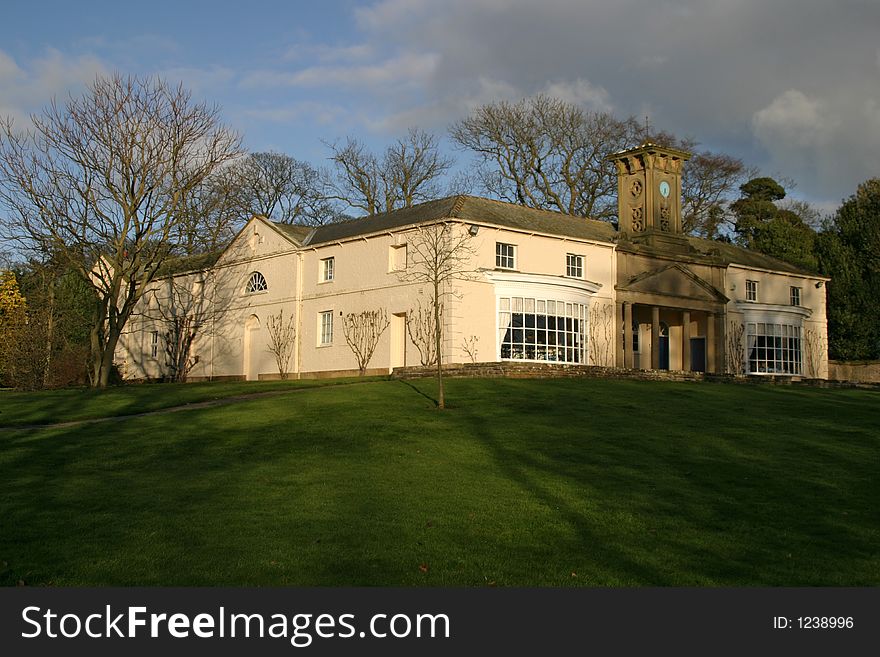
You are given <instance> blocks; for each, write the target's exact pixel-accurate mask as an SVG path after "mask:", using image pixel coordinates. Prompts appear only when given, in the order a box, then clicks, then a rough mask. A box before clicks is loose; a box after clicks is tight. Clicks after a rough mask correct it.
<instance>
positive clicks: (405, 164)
mask: <svg viewBox="0 0 880 657" xmlns="http://www.w3.org/2000/svg"><path fill="white" fill-rule="evenodd" d="M327 146H328V148H330V150H331V152H332V155H331V156H330V159H331V160H332V161H333V162H334V164H335V166H336V174H337V175H336V182H335V188H336V193H335V198H336V199H338V200H340V201H343V202H344V203H346V204H348V205H349V206H351V207H353V208H357V209H359V210H362V211H363V212H366V213H367V214H368V215H373V214H379V213H382V212H390V211H392V210H396V209H398V208H408V207H411V206H413V205H415V204H416V203H420V202H422V201H427V200H430V199H432V198H436V197H437V196H439V195H440V193H441V190H440V187H439V184H438V181H439V179H440V178H441V177H442V176H443V174H444V173H446V171H448V170H449V168H450V167H451V166H452V160H451V159H449V158H447V157H445V156H443V155H441V154H440V150H439V147H438V143H437V138H436V137H434V136H433V135H430V134H428V133H426V132H424V131H422V130H419V129H417V128H412V129H410V130H409V132H408V133H407V134H406V136H405V137H401V138H400V139H398V140H397V141H395V142H394V143H393V144H392V145H391V146H389V147H388V149H387V150H386V151H385V153H384V154H383V155H382V156H381V157H379V156H377V155H375V154H374V153H372V152H370V151H369V150H368V149H367V147H366V146H365V145H364V144H363V143H362V142H359V141H358V140H356V139H353V138H352V137H349V138H347V139H346V140H345V142H344V143H342V144H339V143H334V144H327Z"/></svg>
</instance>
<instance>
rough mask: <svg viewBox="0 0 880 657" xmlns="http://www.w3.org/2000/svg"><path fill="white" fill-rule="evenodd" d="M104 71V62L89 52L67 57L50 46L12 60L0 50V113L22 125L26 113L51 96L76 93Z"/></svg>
mask: <svg viewBox="0 0 880 657" xmlns="http://www.w3.org/2000/svg"><path fill="white" fill-rule="evenodd" d="M106 74H107V68H106V66H105V65H104V63H103V62H101V61H100V60H99V59H98V58H97V57H94V56H92V55H81V56H78V57H70V56H67V55H65V54H63V53H61V52H60V51H58V50H55V49H51V48H50V49H48V50H47V51H46V52H45V54H44V55H42V56H41V57H38V58H36V59H34V60H31V61H28V62H16V61H15V59H14V58H12V57H11V56H10V55H8V54H7V53H5V52H3V51H2V50H0V98H2V99H3V105H2V106H0V113H2V114H3V115H5V116H11V117H12V118H13V119H14V120H15V121H16V122H17V123H18V124H19V126H20V127H24V125H26V124H27V123H28V122H29V119H28V116H29V114H31V113H33V112H38V111H39V110H40V109H41V108H42V107H44V106H46V105H47V104H48V103H49V102H50V101H51V100H52V99H53V98H58V99H59V100H61V101H63V100H64V98H65V97H66V96H67V94H68V93H77V92H78V91H80V90H82V89H83V88H84V87H85V86H86V85H88V84H89V83H91V82H93V81H94V80H95V78H96V77H97V76H99V75H106Z"/></svg>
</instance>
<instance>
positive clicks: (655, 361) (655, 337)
mask: <svg viewBox="0 0 880 657" xmlns="http://www.w3.org/2000/svg"><path fill="white" fill-rule="evenodd" d="M651 369H652V370H659V369H660V307H659V306H651Z"/></svg>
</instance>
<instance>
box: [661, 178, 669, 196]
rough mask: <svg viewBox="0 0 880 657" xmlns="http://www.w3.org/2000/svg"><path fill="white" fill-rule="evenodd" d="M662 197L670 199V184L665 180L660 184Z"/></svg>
mask: <svg viewBox="0 0 880 657" xmlns="http://www.w3.org/2000/svg"><path fill="white" fill-rule="evenodd" d="M660 196H662V197H663V198H669V183H668V182H666V181H665V180H664V181H663V182H662V183H660Z"/></svg>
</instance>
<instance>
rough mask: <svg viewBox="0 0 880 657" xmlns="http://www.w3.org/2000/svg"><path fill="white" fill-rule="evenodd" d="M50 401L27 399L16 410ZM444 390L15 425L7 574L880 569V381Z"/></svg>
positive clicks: (608, 574)
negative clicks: (871, 385)
mask: <svg viewBox="0 0 880 657" xmlns="http://www.w3.org/2000/svg"><path fill="white" fill-rule="evenodd" d="M253 389H254V390H256V388H253ZM187 390H188V388H180V389H176V388H171V387H161V386H142V387H134V388H125V389H122V390H120V391H116V393H115V394H118V395H122V396H123V397H124V396H125V395H128V401H127V403H122V402H114V406H113V408H116V409H119V408H124V409H126V410H128V409H130V408H137V407H139V406H141V404H142V400H141V399H140V398H141V396H143V398H145V399H149V400H152V401H150V403H152V404H157V405H158V406H157V407H161V405H162V404H161V403H160V402H159V401H158V400H160V399H163V398H164V397H163V396H164V395H167V396H168V399H166V401H167V402H168V403H165V404H164V405H166V406H167V405H168V404H169V403H171V402H173V400H174V399H179V398H180V397H179V395H180V392H181V391H184V392H186V391H187ZM239 393H240V391H239V390H238V389H237V388H235V386H230V387H227V388H224V387H223V386H218V385H215V386H214V388H212V394H216V395H221V396H222V395H224V394H239ZM4 394H5V393H4ZM53 394H56V393H47V394H43V395H31V396H26V395H19V396H17V397H16V405H17V406H19V407H20V408H19V409H18V410H17V411H16V412H17V413H18V414H19V415H18V417H20V418H25V417H27V418H35V417H42V418H44V419H45V417H47V415H46V411H45V400H46V399H52V395H53ZM432 394H433V382H431V381H419V382H414V383H406V382H399V381H375V382H368V383H363V384H359V385H350V386H333V387H321V388H315V389H303V390H298V391H296V392H292V393H291V394H288V395H283V396H279V397H272V398H263V399H254V400H249V401H246V402H241V403H236V404H232V405H228V406H222V407H215V408H204V409H193V410H189V411H185V412H181V413H172V414H167V415H154V416H148V417H140V418H132V419H128V420H125V421H121V422H115V423H110V424H96V425H91V426H90V425H81V426H76V427H68V428H63V429H62V428H56V429H40V430H33V429H31V430H25V429H15V430H5V431H2V432H0V481H3V484H2V486H3V495H2V497H0V562H2V563H0V566H3V567H2V568H0V570H3V571H4V572H3V573H2V575H0V578H2V581H4V582H5V583H7V584H8V583H14V582H16V581H18V580H19V579H22V580H24V581H25V582H26V583H28V584H35V585H41V584H48V585H103V584H118V585H134V584H147V585H151V584H157V585H158V584H163V585H171V584H175V585H197V584H202V585H214V584H217V585H219V584H230V585H391V586H396V585H404V586H406V585H466V586H471V585H478V586H479V585H487V584H488V585H493V584H494V585H498V586H508V585H516V586H572V585H573V586H582V585H611V586H621V585H625V586H630V585H877V584H880V555H878V545H880V517H878V510H877V508H878V507H877V501H878V499H880V490H878V484H877V464H878V462H880V460H878V451H880V449H878V447H880V439H878V432H877V427H878V426H880V404H878V401H880V397H878V396H877V394H876V393H873V392H870V391H861V390H814V389H805V388H787V387H771V386H732V385H711V384H676V383H652V382H638V381H609V380H596V381H591V380H541V381H526V380H503V379H496V380H450V381H448V399H449V403H450V404H451V406H452V408H450V409H449V410H448V411H445V412H439V411H437V410H436V409H435V408H434V405H433V403H432V401H431V396H432ZM0 399H3V397H2V396H0ZM29 406H33V407H34V408H31V409H30V410H28V407H29ZM36 407H42V408H43V411H42V413H43V415H40V413H41V411H39V410H37V408H36ZM5 412H6V411H5V410H4V414H5ZM63 412H64V413H67V415H66V416H65V417H70V415H71V414H70V413H69V411H63ZM4 563H5V566H4V565H3V564H4Z"/></svg>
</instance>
